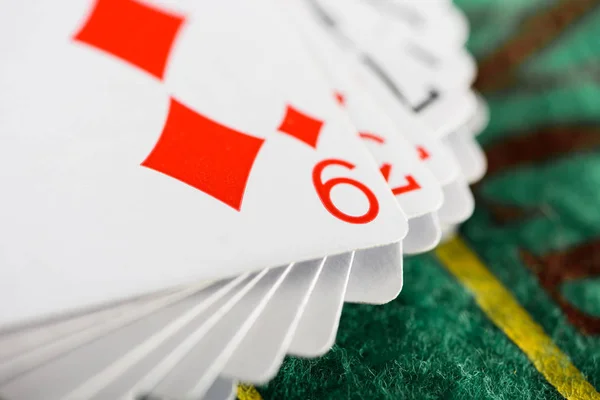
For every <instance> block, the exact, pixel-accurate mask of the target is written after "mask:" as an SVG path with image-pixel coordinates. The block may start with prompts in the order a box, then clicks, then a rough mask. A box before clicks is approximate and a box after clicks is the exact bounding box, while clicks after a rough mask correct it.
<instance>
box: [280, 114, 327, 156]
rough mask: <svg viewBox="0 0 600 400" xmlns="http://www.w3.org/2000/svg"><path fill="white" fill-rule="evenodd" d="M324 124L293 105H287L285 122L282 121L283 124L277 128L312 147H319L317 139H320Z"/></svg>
mask: <svg viewBox="0 0 600 400" xmlns="http://www.w3.org/2000/svg"><path fill="white" fill-rule="evenodd" d="M322 126H323V121H319V120H318V119H314V118H311V117H309V116H308V115H306V114H303V113H302V112H300V111H298V110H296V109H295V108H293V107H292V106H287V109H286V112H285V117H284V118H283V122H281V125H279V128H277V129H278V130H279V131H281V132H284V133H287V134H288V135H290V136H293V137H295V138H296V139H298V140H301V141H303V142H304V143H306V144H307V145H309V146H311V147H314V148H317V140H319V133H320V132H321V127H322Z"/></svg>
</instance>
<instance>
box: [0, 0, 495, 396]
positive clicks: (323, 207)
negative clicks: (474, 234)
mask: <svg viewBox="0 0 600 400" xmlns="http://www.w3.org/2000/svg"><path fill="white" fill-rule="evenodd" d="M0 7H1V11H0V33H2V35H0V54H2V62H1V63H0V167H1V168H0V187H1V188H2V189H1V190H2V195H1V196H0V206H1V207H0V243H2V245H1V247H0V265H1V269H0V300H1V301H0V398H2V399H8V400H12V399H44V400H53V399H72V400H73V399H86V400H87V399H111V400H113V399H141V398H149V399H163V398H164V399H215V400H219V399H223V400H224V399H230V398H234V396H235V385H236V383H237V382H238V381H242V382H251V383H264V382H267V381H268V380H269V379H271V378H272V377H273V376H274V375H275V374H276V373H277V371H278V368H279V366H280V364H281V363H282V361H283V358H284V356H285V355H286V354H292V355H296V356H301V357H317V356H319V355H322V354H324V353H325V352H327V351H328V349H329V348H330V347H331V346H332V345H333V343H334V341H335V336H336V330H337V326H338V321H339V318H340V313H341V309H342V305H343V303H344V302H345V301H346V302H360V303H369V304H381V303H386V302H389V301H391V300H393V299H394V298H395V297H396V296H398V294H399V293H400V290H401V289H402V285H403V278H402V259H403V257H404V256H409V255H412V254H418V253H422V252H426V251H429V250H431V249H432V248H434V247H435V246H436V245H437V244H438V243H439V242H440V240H441V239H442V236H443V235H445V234H451V232H452V231H453V230H454V229H455V228H456V227H457V226H458V225H459V224H460V223H461V222H463V221H465V220H466V219H467V218H468V217H469V216H470V215H471V213H472V211H473V207H474V200H473V196H472V194H471V191H470V189H469V184H471V183H473V182H475V181H477V180H478V179H480V178H481V176H482V175H483V173H484V171H485V168H486V163H485V157H484V155H483V152H482V151H481V149H480V147H479V146H478V144H477V142H476V140H475V135H477V134H478V133H479V132H480V131H481V130H482V129H483V128H484V126H485V125H486V123H487V109H486V106H485V104H484V102H483V101H482V100H481V98H480V97H478V95H477V94H476V93H474V92H473V90H471V84H472V82H473V80H474V77H475V74H476V68H475V63H474V61H473V59H472V58H471V57H470V55H469V54H468V53H467V52H466V51H465V50H464V44H465V41H466V38H467V35H468V27H467V26H466V23H465V20H464V17H463V16H462V15H460V13H459V12H458V11H457V10H456V9H455V8H454V7H453V6H452V4H451V2H449V1H442V0H439V1H428V2H421V1H416V0H412V1H411V0H288V1H276V0H255V1H245V0H219V1H197V0H194V1H192V0H64V1H61V2H50V1H44V0H28V1H22V2H10V3H8V2H7V3H5V4H3V5H2V6H0ZM405 284H407V285H410V281H409V280H407V281H406V283H405Z"/></svg>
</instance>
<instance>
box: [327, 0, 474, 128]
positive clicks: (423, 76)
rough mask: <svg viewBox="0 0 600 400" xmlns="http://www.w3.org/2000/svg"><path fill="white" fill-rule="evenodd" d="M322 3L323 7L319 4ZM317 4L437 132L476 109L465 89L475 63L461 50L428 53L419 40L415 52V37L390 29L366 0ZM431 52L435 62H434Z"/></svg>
mask: <svg viewBox="0 0 600 400" xmlns="http://www.w3.org/2000/svg"><path fill="white" fill-rule="evenodd" d="M325 3H326V5H327V7H325V8H324V7H321V5H322V4H325ZM315 4H316V7H317V9H319V10H320V13H321V14H322V15H325V17H324V18H326V19H327V21H330V26H332V27H333V29H335V30H337V31H338V32H339V33H340V34H341V35H343V36H344V37H345V38H346V39H347V41H348V42H350V43H352V45H353V46H354V47H355V48H356V50H357V51H359V52H360V53H362V55H361V57H362V58H363V60H364V62H365V64H366V65H367V66H368V67H369V68H370V69H371V70H372V72H373V73H375V74H377V75H380V76H381V79H382V80H384V81H386V82H387V84H388V85H389V86H392V87H393V91H394V93H395V94H396V97H398V99H399V100H400V102H401V103H402V104H403V105H404V106H405V107H407V108H409V109H410V110H411V111H413V112H414V113H416V114H417V115H418V116H419V118H422V119H423V120H424V121H425V122H426V123H427V125H428V126H430V127H431V128H432V130H433V132H434V133H435V134H436V135H445V134H448V133H450V132H452V131H454V130H456V129H458V128H459V127H462V126H463V125H464V124H465V123H466V121H468V120H469V119H470V118H471V117H472V115H473V114H474V113H475V110H476V106H477V103H476V99H475V96H474V94H473V93H472V92H470V91H468V90H467V89H468V87H469V86H470V84H471V83H472V81H473V79H474V77H475V65H474V61H473V59H472V58H471V57H470V56H468V55H466V53H465V52H458V53H457V54H456V55H454V56H452V57H448V56H446V57H442V56H436V55H434V54H431V53H433V52H434V51H435V50H434V49H432V48H429V49H427V48H425V47H424V46H420V47H418V48H417V49H418V50H419V52H420V56H418V57H415V55H414V53H415V51H414V50H415V44H414V40H412V39H410V38H409V39H406V35H405V32H404V31H405V30H403V29H394V28H396V27H397V25H395V24H391V23H389V21H387V20H386V18H384V17H383V16H381V15H379V14H378V13H377V12H376V10H375V9H374V8H373V7H370V6H369V4H368V3H367V2H365V1H363V0H353V1H343V2H342V1H333V0H328V1H322V2H317V3H315ZM338 21H339V22H338ZM386 22H388V23H386ZM411 44H412V46H411ZM411 47H412V49H413V51H412V52H411V51H409V50H410V49H411ZM432 58H433V59H435V60H437V63H433V64H436V65H432V61H431V59H432Z"/></svg>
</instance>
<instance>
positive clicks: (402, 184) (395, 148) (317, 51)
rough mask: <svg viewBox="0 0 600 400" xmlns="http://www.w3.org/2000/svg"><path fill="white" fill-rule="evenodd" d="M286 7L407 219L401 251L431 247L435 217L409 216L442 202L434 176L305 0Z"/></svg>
mask: <svg viewBox="0 0 600 400" xmlns="http://www.w3.org/2000/svg"><path fill="white" fill-rule="evenodd" d="M286 10H287V11H288V12H289V13H290V14H291V15H293V16H294V19H293V21H294V22H295V23H296V25H297V26H298V27H299V29H300V30H301V31H302V33H303V36H304V38H305V40H306V41H307V43H308V44H309V47H310V48H311V52H312V54H313V55H314V57H315V59H316V60H317V62H318V63H319V64H320V65H321V66H322V68H323V70H324V73H325V74H326V75H327V77H328V79H329V81H330V82H331V87H332V92H333V94H334V95H335V96H336V99H337V101H338V103H339V104H340V106H341V107H342V108H344V109H345V110H346V111H347V112H348V115H349V116H350V118H351V120H352V122H353V125H354V126H355V127H356V129H357V131H358V135H359V136H360V137H361V138H362V139H363V140H364V142H365V145H366V146H367V148H368V149H369V151H370V153H371V154H372V155H373V157H374V158H375V160H376V161H377V163H378V164H379V165H381V167H380V170H381V172H382V174H383V175H384V176H385V178H386V180H387V181H388V183H389V184H390V187H391V188H392V192H393V193H394V195H395V196H396V199H397V201H398V202H399V204H400V207H401V208H402V210H403V211H404V212H405V214H406V216H407V217H408V219H409V226H410V229H409V233H408V235H407V237H406V238H405V240H404V243H403V249H404V252H406V253H408V254H413V253H418V252H423V251H427V250H430V249H432V248H433V247H435V245H436V244H437V243H438V242H439V238H440V235H441V231H440V230H439V229H437V230H436V229H435V227H436V226H437V224H436V217H435V216H433V215H432V216H430V217H429V218H420V220H419V221H420V224H412V223H411V221H412V219H414V218H418V217H423V216H425V215H427V214H432V213H434V212H435V211H437V210H438V209H439V208H440V207H441V205H442V202H443V197H442V191H441V188H440V187H439V185H438V183H437V182H436V180H435V177H434V176H433V175H432V174H431V173H430V172H429V171H428V170H427V169H426V168H425V167H424V166H423V165H422V164H421V163H420V162H419V160H418V158H417V153H416V152H415V150H414V147H413V146H412V145H410V143H409V142H408V141H406V140H405V139H404V137H403V136H402V135H400V134H399V133H398V132H397V131H396V130H397V127H396V126H395V125H394V123H393V121H392V120H391V119H390V118H389V117H387V115H385V113H383V112H382V110H381V109H380V108H379V107H378V106H377V104H376V103H375V102H374V101H373V99H371V98H369V95H368V92H367V91H366V90H364V89H363V88H361V87H360V86H359V82H358V79H359V78H358V77H354V76H353V73H352V72H351V68H350V66H349V65H348V64H350V63H352V62H353V60H352V58H350V57H348V56H347V54H346V53H345V52H344V51H343V50H342V49H341V48H340V47H339V46H338V44H337V43H336V41H335V40H334V38H333V36H331V35H329V34H328V33H327V32H326V31H324V30H323V25H322V24H319V23H318V22H317V20H316V19H315V18H314V17H313V16H312V15H311V13H310V9H307V8H306V3H304V2H303V1H302V0H301V1H296V2H291V3H290V4H288V5H287V6H286ZM426 221H431V227H433V229H431V227H430V229H424V230H420V229H418V228H419V227H420V225H423V224H424V223H426ZM413 225H414V226H413Z"/></svg>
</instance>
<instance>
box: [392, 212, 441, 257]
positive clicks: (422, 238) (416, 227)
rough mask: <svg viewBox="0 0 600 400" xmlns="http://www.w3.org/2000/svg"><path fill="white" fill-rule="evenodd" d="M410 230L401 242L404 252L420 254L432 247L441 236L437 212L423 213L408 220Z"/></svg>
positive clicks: (437, 242)
mask: <svg viewBox="0 0 600 400" xmlns="http://www.w3.org/2000/svg"><path fill="white" fill-rule="evenodd" d="M408 225H409V230H410V232H414V234H408V235H407V236H406V238H405V239H404V240H403V242H402V247H403V251H404V254H406V255H413V254H421V253H424V252H426V251H429V250H432V249H434V248H435V247H436V246H437V245H438V244H439V243H440V239H441V237H442V228H441V225H440V220H439V217H438V213H437V212H435V213H431V214H425V215H422V216H420V217H417V218H413V219H410V220H409V221H408Z"/></svg>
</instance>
